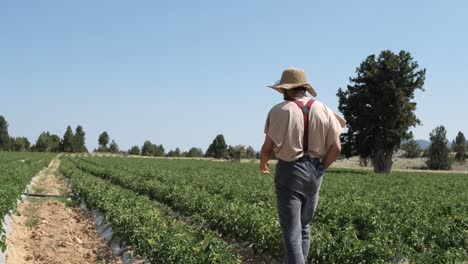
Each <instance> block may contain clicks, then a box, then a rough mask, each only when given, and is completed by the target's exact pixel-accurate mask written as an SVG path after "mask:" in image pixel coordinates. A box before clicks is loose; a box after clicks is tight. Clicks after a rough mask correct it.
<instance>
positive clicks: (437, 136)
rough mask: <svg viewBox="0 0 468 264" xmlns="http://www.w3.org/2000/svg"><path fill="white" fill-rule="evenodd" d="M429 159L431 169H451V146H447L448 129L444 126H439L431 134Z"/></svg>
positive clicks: (428, 163)
mask: <svg viewBox="0 0 468 264" xmlns="http://www.w3.org/2000/svg"><path fill="white" fill-rule="evenodd" d="M430 140H431V145H430V146H429V159H428V160H427V161H426V164H427V166H428V167H429V169H431V170H449V169H450V168H451V162H450V159H449V152H450V150H449V147H448V146H447V143H448V140H447V131H446V130H445V127H444V126H438V127H436V128H434V130H432V132H431V134H430Z"/></svg>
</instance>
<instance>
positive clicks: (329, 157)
mask: <svg viewBox="0 0 468 264" xmlns="http://www.w3.org/2000/svg"><path fill="white" fill-rule="evenodd" d="M340 153H341V142H340V138H337V139H336V140H335V143H334V144H333V145H331V146H330V148H329V149H328V150H327V153H326V154H325V156H324V157H323V159H322V165H323V169H324V170H326V169H328V167H330V165H331V164H332V163H333V162H334V161H335V160H336V159H337V158H338V157H339V156H340Z"/></svg>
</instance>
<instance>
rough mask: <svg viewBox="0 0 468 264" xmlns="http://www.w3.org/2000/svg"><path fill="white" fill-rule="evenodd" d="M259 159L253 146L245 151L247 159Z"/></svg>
mask: <svg viewBox="0 0 468 264" xmlns="http://www.w3.org/2000/svg"><path fill="white" fill-rule="evenodd" d="M256 157H257V151H255V149H254V148H253V147H252V146H249V147H248V148H247V149H246V150H245V158H247V159H255V158H256Z"/></svg>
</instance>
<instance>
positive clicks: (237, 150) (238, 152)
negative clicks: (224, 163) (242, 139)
mask: <svg viewBox="0 0 468 264" xmlns="http://www.w3.org/2000/svg"><path fill="white" fill-rule="evenodd" d="M245 153H246V149H245V146H243V145H236V146H229V148H228V150H227V157H228V158H229V159H231V160H234V161H240V160H241V159H243V158H245V157H246V155H245Z"/></svg>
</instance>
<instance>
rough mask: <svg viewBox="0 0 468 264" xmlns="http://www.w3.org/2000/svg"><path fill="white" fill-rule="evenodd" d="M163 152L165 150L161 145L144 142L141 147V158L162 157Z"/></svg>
mask: <svg viewBox="0 0 468 264" xmlns="http://www.w3.org/2000/svg"><path fill="white" fill-rule="evenodd" d="M164 151H165V150H164V147H163V145H156V144H153V143H151V141H149V140H146V141H145V143H144V144H143V146H142V147H141V155H142V156H153V157H161V156H164Z"/></svg>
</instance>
